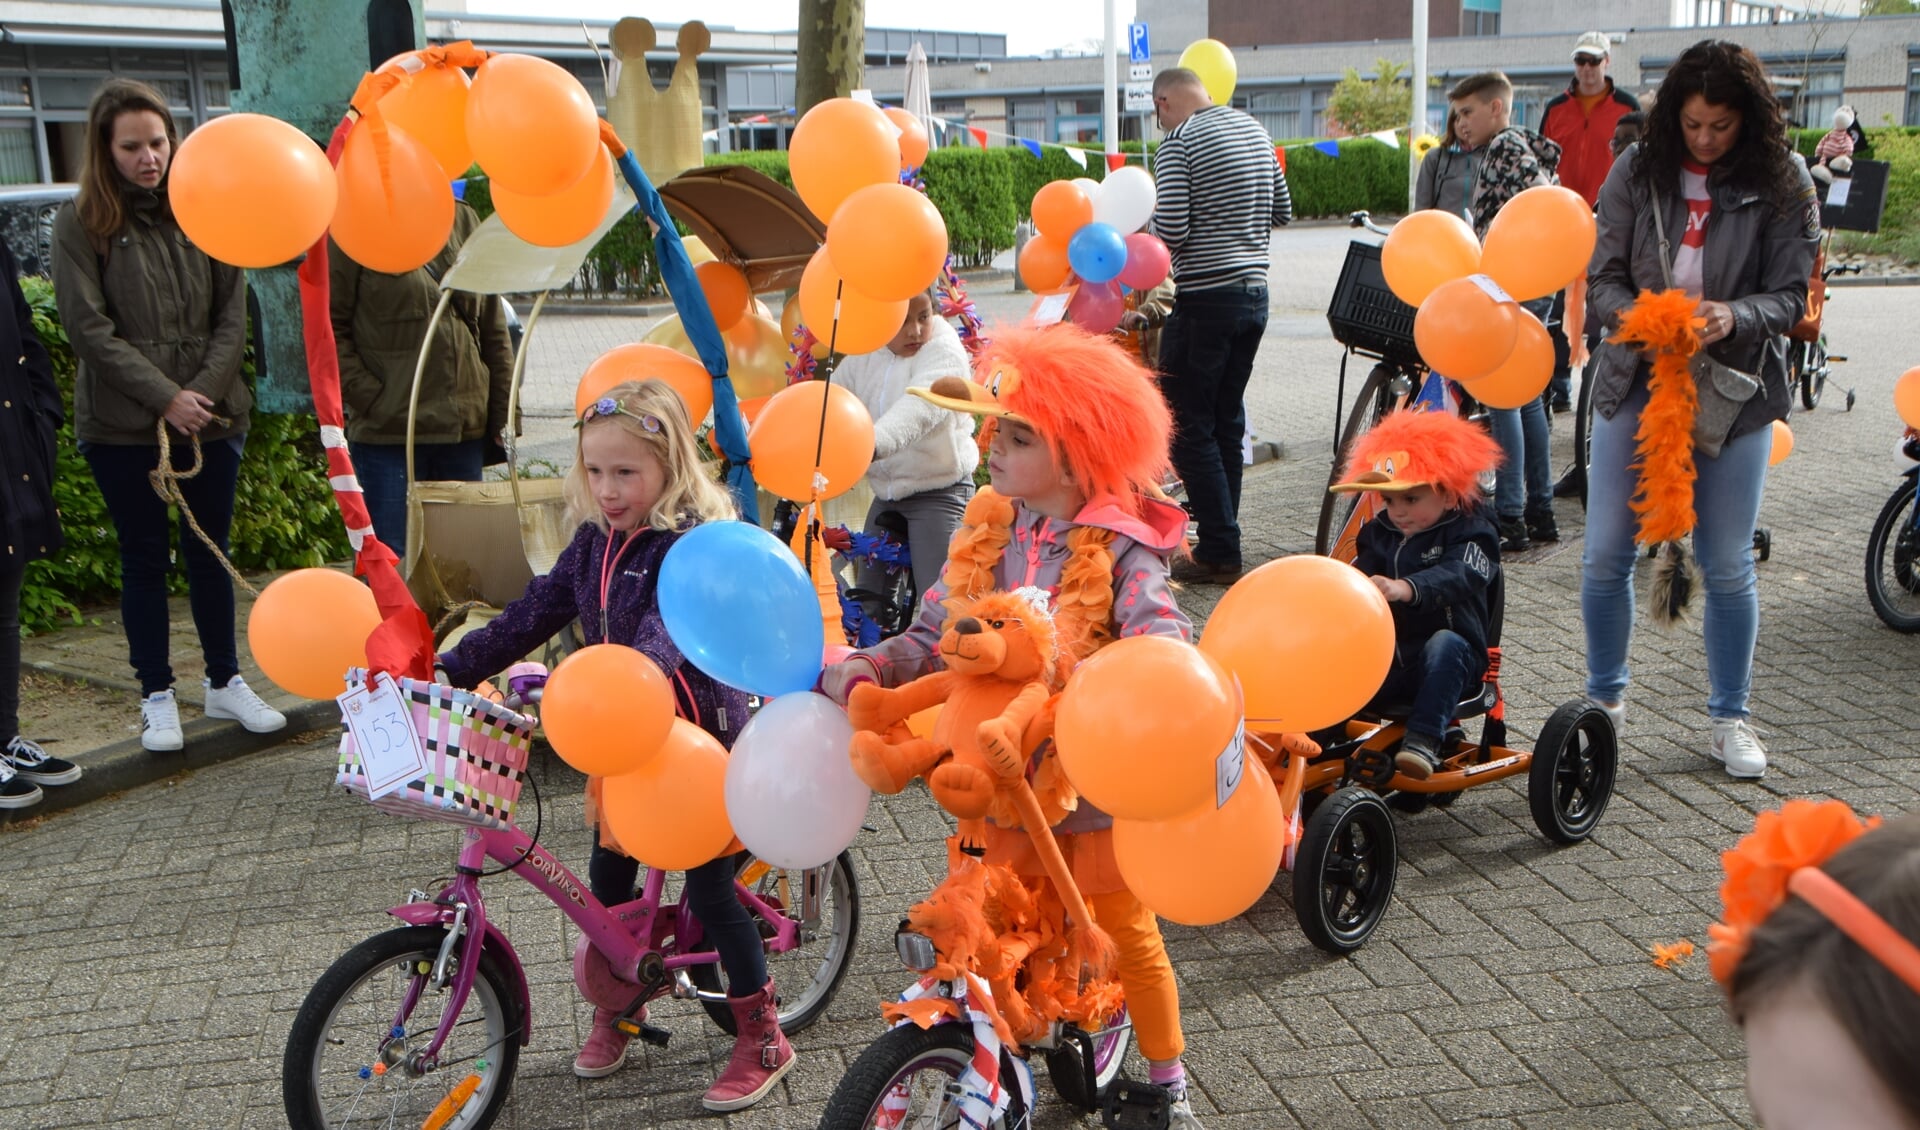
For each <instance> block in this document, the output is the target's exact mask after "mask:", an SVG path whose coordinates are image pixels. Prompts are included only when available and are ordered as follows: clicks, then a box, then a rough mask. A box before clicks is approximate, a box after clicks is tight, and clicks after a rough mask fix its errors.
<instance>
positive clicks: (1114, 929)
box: [1086, 890, 1187, 1061]
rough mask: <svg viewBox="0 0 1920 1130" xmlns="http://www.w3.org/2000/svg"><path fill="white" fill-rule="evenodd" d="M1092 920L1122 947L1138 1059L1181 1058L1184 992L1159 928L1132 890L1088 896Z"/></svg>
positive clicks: (1122, 975) (1123, 981)
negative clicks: (1175, 978)
mask: <svg viewBox="0 0 1920 1130" xmlns="http://www.w3.org/2000/svg"><path fill="white" fill-rule="evenodd" d="M1086 898H1087V902H1088V904H1090V905H1091V906H1092V907H1093V918H1094V921H1096V922H1098V923H1099V924H1100V925H1101V927H1102V928H1103V929H1105V930H1106V932H1107V933H1108V934H1109V935H1110V936H1111V937H1112V938H1113V941H1114V944H1115V945H1116V946H1117V947H1119V950H1120V960H1119V963H1118V964H1119V974H1120V987H1121V988H1122V989H1124V990H1125V991H1126V994H1127V1013H1128V1015H1129V1017H1130V1018H1131V1019H1132V1021H1133V1035H1134V1039H1135V1041H1136V1042H1137V1043H1138V1044H1139V1045H1140V1054H1141V1055H1143V1056H1145V1057H1147V1058H1148V1059H1150V1060H1161V1061H1164V1060H1170V1059H1179V1058H1180V1055H1181V1053H1182V1052H1184V1051H1185V1050H1186V1046H1187V1042H1186V1039H1185V1037H1183V1036H1182V1035H1181V1034H1180V990H1179V988H1178V987H1177V986H1176V985H1175V984H1174V980H1173V962H1171V961H1169V960H1167V947H1166V943H1165V942H1162V941H1161V940H1160V923H1159V920H1158V919H1156V918H1154V916H1153V911H1151V910H1148V909H1147V908H1146V907H1145V906H1144V905H1142V904H1141V902H1140V900H1139V899H1137V898H1134V897H1133V892H1132V891H1125V890H1120V891H1109V892H1107V893H1105V894H1097V895H1088V896H1086Z"/></svg>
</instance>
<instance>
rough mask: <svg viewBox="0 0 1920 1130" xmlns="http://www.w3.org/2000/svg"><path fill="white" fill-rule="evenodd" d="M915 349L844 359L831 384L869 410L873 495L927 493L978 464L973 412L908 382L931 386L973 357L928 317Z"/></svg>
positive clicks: (945, 326)
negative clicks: (936, 401) (954, 408)
mask: <svg viewBox="0 0 1920 1130" xmlns="http://www.w3.org/2000/svg"><path fill="white" fill-rule="evenodd" d="M931 324H932V331H931V332H930V333H929V334H928V336H927V341H926V344H925V345H922V346H921V347H920V352H918V353H916V354H915V355H914V356H912V357H898V356H895V355H894V352H893V351H892V350H891V349H888V348H886V347H885V346H882V347H881V348H879V349H876V350H874V351H873V352H872V353H863V354H860V355H858V356H855V357H847V358H844V359H842V360H841V362H840V367H839V368H838V369H837V370H835V371H834V374H833V380H834V383H835V384H839V385H844V386H846V388H848V389H849V390H851V391H852V392H853V394H854V395H855V396H858V397H859V398H860V403H862V404H864V405H866V406H867V411H868V412H870V413H872V415H873V452H874V458H873V465H872V466H870V467H868V468H867V484H868V485H869V486H870V487H872V488H873V493H874V496H875V497H876V498H883V499H886V500H888V501H890V502H891V501H898V500H900V499H903V498H907V497H910V496H912V495H916V494H920V493H922V492H924V491H930V490H938V489H939V488H941V487H950V486H952V485H953V484H955V483H957V482H960V481H961V480H962V479H971V478H972V477H973V471H974V468H976V467H978V466H979V465H980V449H979V447H977V446H976V445H975V444H974V440H973V426H974V418H973V417H972V416H969V415H967V414H966V413H964V412H950V411H948V410H947V409H945V408H940V407H938V406H936V405H933V404H929V403H928V402H926V401H924V400H922V399H920V398H919V397H917V396H908V395H907V390H908V389H910V388H931V387H932V386H933V382H934V381H935V380H937V379H938V378H940V377H962V378H964V377H966V376H967V374H968V373H970V372H971V371H972V369H973V363H972V359H971V358H969V357H968V356H967V350H966V347H965V346H964V345H962V344H961V343H960V335H959V334H957V333H955V332H954V329H953V325H952V323H950V322H948V321H947V320H946V319H945V318H934V319H933V320H932V323H931Z"/></svg>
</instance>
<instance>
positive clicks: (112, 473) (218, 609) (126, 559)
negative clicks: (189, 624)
mask: <svg viewBox="0 0 1920 1130" xmlns="http://www.w3.org/2000/svg"><path fill="white" fill-rule="evenodd" d="M245 447H246V437H245V436H233V437H231V438H228V439H218V440H213V441H211V442H209V443H205V444H202V445H201V451H202V452H204V453H205V457H206V464H205V466H203V467H202V468H201V469H200V473H199V474H198V475H195V476H194V477H193V478H191V479H185V480H182V481H181V483H180V491H181V493H182V494H183V495H184V496H185V497H186V500H187V506H188V507H189V508H191V509H192V510H193V516H194V518H195V520H197V521H198V522H199V523H200V528H201V529H203V530H205V531H206V532H207V536H208V537H209V538H212V539H213V543H214V544H215V545H217V546H219V547H220V552H222V553H225V552H226V551H227V533H228V531H229V530H230V529H232V527H233V490H234V485H235V484H236V483H238V482H239V481H240V453H241V451H243V450H244V449H245ZM172 451H173V466H174V468H175V469H176V470H181V471H184V470H186V469H187V468H189V467H191V466H193V445H192V444H191V443H188V442H186V441H184V440H181V439H178V438H176V439H175V440H174V442H173V444H172ZM80 454H81V455H82V456H84V457H85V458H86V460H87V466H88V467H90V468H92V469H93V481H94V482H96V483H98V484H99V485H100V497H101V498H102V499H103V500H104V501H105V502H106V504H107V513H108V514H110V515H112V517H113V529H114V533H116V534H117V535H119V538H120V621H121V623H122V625H123V626H124V627H125V628H126V632H127V659H128V660H129V661H130V662H131V663H132V664H133V671H134V674H135V675H136V676H138V677H139V679H140V693H141V694H143V695H150V694H155V693H157V692H160V691H164V690H166V689H167V688H168V687H171V686H173V664H172V662H171V660H170V658H169V654H168V653H169V648H168V647H167V576H168V574H170V573H171V572H172V571H173V550H172V548H171V547H170V546H169V545H168V528H169V526H170V525H171V524H172V523H171V522H170V521H169V508H168V506H167V504H166V503H165V502H162V501H161V500H160V496H159V495H157V494H155V493H154V490H153V484H152V483H151V482H149V481H148V479H147V472H148V471H151V470H153V469H154V468H155V467H157V466H159V464H160V448H159V446H158V445H157V444H155V445H145V444H128V445H122V444H111V443H83V444H81V445H80ZM179 527H180V535H179V536H180V556H181V558H182V559H183V560H184V561H185V562H186V566H187V606H188V607H189V608H191V609H192V610H193V626H194V629H195V630H196V631H198V632H199V634H200V650H201V651H202V652H203V653H204V654H205V656H206V660H207V678H208V679H209V680H210V681H211V682H212V683H213V685H214V686H216V687H223V686H226V685H227V682H228V680H230V679H232V678H233V677H234V676H235V675H238V674H239V673H240V653H239V649H238V648H237V647H236V646H235V644H234V638H233V579H232V578H231V577H229V576H227V570H226V567H225V566H223V565H221V564H220V560H219V559H218V558H216V557H215V556H214V555H213V554H211V553H209V552H208V551H207V547H206V546H205V545H203V544H201V542H200V538H199V536H198V535H196V534H195V533H194V532H193V530H192V529H190V528H189V527H188V526H187V520H186V516H185V515H181V516H180V519H179Z"/></svg>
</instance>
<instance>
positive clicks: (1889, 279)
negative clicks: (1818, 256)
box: [1827, 275, 1920, 287]
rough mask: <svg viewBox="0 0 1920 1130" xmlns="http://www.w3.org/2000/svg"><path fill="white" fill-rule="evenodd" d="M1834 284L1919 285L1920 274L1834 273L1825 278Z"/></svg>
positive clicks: (1828, 282) (1831, 285)
mask: <svg viewBox="0 0 1920 1130" xmlns="http://www.w3.org/2000/svg"><path fill="white" fill-rule="evenodd" d="M1827 285H1828V286H1829V287H1835V286H1920V275H1835V276H1833V277H1832V278H1830V279H1828V280H1827Z"/></svg>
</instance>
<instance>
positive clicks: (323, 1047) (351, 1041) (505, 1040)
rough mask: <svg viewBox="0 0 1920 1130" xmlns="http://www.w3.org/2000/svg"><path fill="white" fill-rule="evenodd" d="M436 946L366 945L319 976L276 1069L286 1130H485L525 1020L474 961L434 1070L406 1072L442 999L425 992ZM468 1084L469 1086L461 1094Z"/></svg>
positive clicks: (509, 1078)
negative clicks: (437, 1128)
mask: <svg viewBox="0 0 1920 1130" xmlns="http://www.w3.org/2000/svg"><path fill="white" fill-rule="evenodd" d="M446 936H447V932H446V930H445V929H444V928H443V927H439V926H406V927H402V928H400V929H397V930H389V931H387V932H386V933H384V934H375V935H374V936H373V937H371V938H368V939H367V940H366V941H364V942H361V943H360V944H359V945H357V946H355V947H353V948H352V949H350V950H348V951H347V952H346V953H345V954H342V955H341V957H340V959H339V960H338V961H335V962H334V963H333V965H332V966H330V967H329V968H328V969H327V971H326V972H325V973H324V974H322V975H321V977H320V980H319V981H318V982H316V983H315V984H314V986H313V989H312V991H310V992H308V993H307V999H306V1001H305V1002H304V1003H302V1004H301V1006H300V1012H299V1014H298V1015H296V1016H295V1017H294V1020H293V1030H292V1031H290V1032H289V1033H288V1034H287V1049H286V1055H285V1057H284V1058H283V1060H282V1061H281V1068H280V1091H281V1097H282V1100H283V1101H284V1102H285V1104H286V1110H287V1123H288V1125H290V1126H292V1127H293V1128H294V1130H336V1128H347V1127H369V1128H372V1127H385V1126H420V1125H423V1124H424V1123H425V1122H426V1121H427V1119H428V1118H429V1117H431V1116H432V1115H434V1114H435V1113H436V1112H437V1111H442V1110H450V1111H451V1112H452V1116H451V1117H450V1118H449V1119H447V1120H446V1121H445V1122H444V1123H443V1125H444V1126H445V1127H446V1128H447V1130H484V1128H485V1127H487V1126H491V1125H492V1124H493V1120H494V1119H495V1118H497V1117H498V1116H499V1114H500V1108H501V1107H502V1106H504V1105H505V1104H506V1101H507V1092H508V1091H509V1090H510V1089H511V1088H512V1086H513V1073H514V1069H515V1068H516V1067H517V1066H518V1065H519V1061H520V1035H521V1030H522V1027H523V1025H525V1023H526V1018H525V1017H522V1016H520V1015H518V1011H519V1006H518V1005H517V1003H515V1002H517V1001H518V999H519V997H518V994H517V993H516V992H515V987H514V985H513V981H512V979H511V977H510V976H509V975H508V973H507V971H506V970H505V969H502V968H501V967H500V964H499V963H498V962H497V961H495V960H494V959H493V957H492V955H485V956H483V957H482V958H481V960H480V969H479V971H478V976H476V977H475V978H474V982H473V992H472V993H471V994H469V995H468V997H467V1003H466V1008H465V1009H464V1012H463V1015H462V1016H461V1017H460V1019H459V1022H458V1023H457V1024H456V1025H455V1026H454V1028H453V1031H452V1032H451V1033H450V1034H449V1035H448V1037H447V1041H446V1043H445V1044H443V1045H442V1046H441V1049H440V1055H439V1062H438V1063H437V1065H435V1066H434V1067H433V1068H432V1069H430V1070H421V1069H420V1066H419V1065H418V1064H416V1063H415V1062H414V1056H415V1053H417V1052H419V1051H421V1050H422V1049H424V1048H425V1047H426V1045H427V1044H428V1042H429V1041H431V1040H432V1039H433V1036H434V1033H435V1032H436V1031H437V1030H438V1029H439V1026H440V1021H441V1017H442V1015H443V1010H444V1008H445V1005H446V1001H447V998H448V996H449V995H450V991H449V990H448V989H437V988H434V987H433V986H431V985H430V984H428V977H429V974H430V972H431V970H432V968H433V962H434V960H435V958H437V957H438V956H439V954H440V946H441V943H442V942H443V941H444V940H445V939H446ZM456 954H457V951H456ZM454 960H455V962H456V964H455V965H454V966H453V970H454V971H457V970H458V965H457V962H458V957H457V956H456V957H455V959H454ZM469 1077H473V1078H477V1080H478V1082H477V1083H475V1084H474V1085H472V1086H471V1087H468V1086H467V1085H466V1081H467V1080H468V1079H469ZM462 1092H466V1093H465V1094H464V1095H463V1094H462Z"/></svg>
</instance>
